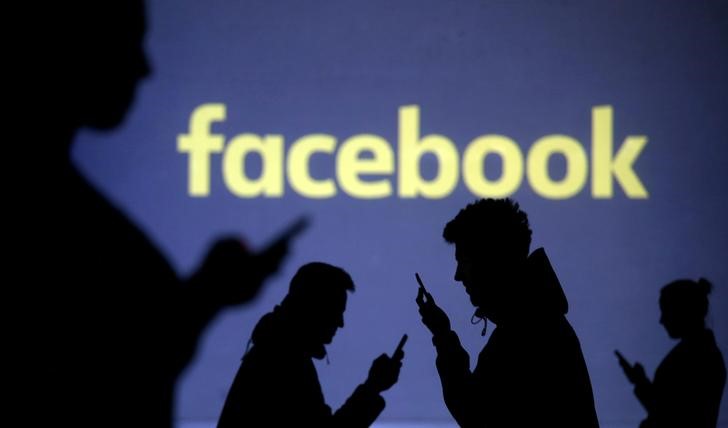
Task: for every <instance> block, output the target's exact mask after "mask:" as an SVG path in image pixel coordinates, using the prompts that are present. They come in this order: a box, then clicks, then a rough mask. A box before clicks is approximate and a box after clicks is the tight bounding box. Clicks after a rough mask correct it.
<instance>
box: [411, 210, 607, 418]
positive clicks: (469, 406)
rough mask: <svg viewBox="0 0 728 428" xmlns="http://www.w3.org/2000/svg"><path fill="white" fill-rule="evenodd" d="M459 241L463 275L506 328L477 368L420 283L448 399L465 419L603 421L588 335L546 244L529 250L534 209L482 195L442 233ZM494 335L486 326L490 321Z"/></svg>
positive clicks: (476, 300)
mask: <svg viewBox="0 0 728 428" xmlns="http://www.w3.org/2000/svg"><path fill="white" fill-rule="evenodd" d="M443 235H444V237H445V240H446V241H447V242H449V243H452V244H455V259H456V261H457V270H456V272H455V280H456V281H458V282H461V283H462V284H463V285H464V286H465V291H466V293H468V295H469V296H470V301H471V302H472V304H473V305H474V306H475V307H476V311H475V314H474V316H473V318H474V319H475V318H479V319H482V320H483V322H487V321H486V319H488V320H491V321H493V323H495V324H496V326H497V328H496V329H495V330H494V331H493V333H492V335H491V337H490V339H489V340H488V343H487V344H486V345H485V347H484V348H483V350H482V351H481V353H480V356H479V357H478V363H477V365H476V367H475V370H473V371H472V372H471V371H470V358H469V355H468V353H467V352H466V351H465V350H464V349H463V347H462V345H461V344H460V340H459V339H458V336H457V334H455V332H453V331H452V329H451V326H450V320H449V318H448V316H447V314H446V313H445V312H444V311H443V310H442V309H440V308H439V307H438V306H437V304H436V303H435V300H434V299H433V298H432V295H431V294H430V293H429V292H428V291H427V290H426V289H425V288H424V285H422V284H421V285H420V288H419V290H418V293H417V298H416V302H417V305H418V307H419V312H420V314H421V316H422V322H423V323H424V324H425V326H426V327H427V328H428V329H429V330H430V331H431V332H432V334H433V338H432V342H433V344H434V345H435V349H436V350H437V361H436V365H437V370H438V372H439V374H440V380H441V383H442V391H443V395H444V399H445V404H446V405H447V408H448V409H449V410H450V413H451V414H452V415H453V417H454V418H455V420H456V421H457V423H458V424H459V425H460V426H462V427H483V426H487V427H517V426H518V427H520V426H523V427H537V426H538V427H540V426H544V427H574V428H590V427H597V426H598V425H599V423H598V420H597V416H596V411H595V409H594V398H593V394H592V388H591V382H590V380H589V373H588V371H587V367H586V363H585V361H584V357H583V355H582V352H581V346H580V344H579V340H578V338H577V336H576V334H575V333H574V330H573V329H572V327H571V325H570V324H569V322H568V321H567V320H566V318H565V314H566V312H567V311H568V304H567V301H566V296H565V295H564V293H563V291H562V289H561V285H560V284H559V281H558V278H557V277H556V274H555V273H554V271H553V269H552V268H551V265H550V263H549V260H548V258H547V257H546V253H545V252H544V250H543V249H538V250H536V251H534V252H533V253H532V254H531V255H530V256H529V246H530V242H531V229H530V228H529V225H528V217H527V216H526V213H525V212H523V211H521V210H520V209H519V207H518V204H517V203H514V202H512V201H511V200H510V199H481V200H479V201H477V202H475V203H473V204H470V205H468V206H467V207H465V208H464V209H462V210H461V211H460V212H459V213H458V215H457V216H456V217H455V218H454V219H453V220H452V221H450V222H449V223H448V224H447V225H446V226H445V230H444V233H443ZM483 335H485V329H483Z"/></svg>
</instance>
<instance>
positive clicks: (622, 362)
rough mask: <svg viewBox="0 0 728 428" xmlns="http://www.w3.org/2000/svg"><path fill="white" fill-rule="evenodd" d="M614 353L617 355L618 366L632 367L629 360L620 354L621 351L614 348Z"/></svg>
mask: <svg viewBox="0 0 728 428" xmlns="http://www.w3.org/2000/svg"><path fill="white" fill-rule="evenodd" d="M614 355H616V356H617V358H618V359H619V365H620V366H622V367H626V368H630V369H631V368H632V364H630V363H629V361H627V359H626V358H624V355H622V353H621V352H619V351H617V350H616V349H615V350H614Z"/></svg>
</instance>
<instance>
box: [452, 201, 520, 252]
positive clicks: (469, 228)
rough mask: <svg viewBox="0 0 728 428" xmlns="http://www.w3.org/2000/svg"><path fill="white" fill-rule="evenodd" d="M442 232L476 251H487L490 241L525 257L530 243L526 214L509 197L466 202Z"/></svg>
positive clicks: (453, 241) (461, 244)
mask: <svg viewBox="0 0 728 428" xmlns="http://www.w3.org/2000/svg"><path fill="white" fill-rule="evenodd" d="M442 236H443V238H445V241H447V242H449V243H451V244H456V245H458V246H463V247H464V248H465V249H466V251H470V252H475V253H483V252H486V251H487V250H488V249H489V246H490V245H491V244H493V245H495V246H497V247H498V251H499V252H504V253H506V254H508V255H515V256H522V257H524V258H525V257H528V253H529V249H530V246H531V228H530V226H529V224H528V215H527V214H526V213H525V212H523V211H522V210H521V209H520V208H519V206H518V203H517V202H514V201H513V200H511V199H509V198H505V199H481V200H479V201H476V202H473V203H471V204H468V206H466V207H465V208H463V209H461V210H460V212H458V214H457V216H455V218H454V219H452V220H450V222H449V223H447V225H446V226H445V229H444V230H443V233H442Z"/></svg>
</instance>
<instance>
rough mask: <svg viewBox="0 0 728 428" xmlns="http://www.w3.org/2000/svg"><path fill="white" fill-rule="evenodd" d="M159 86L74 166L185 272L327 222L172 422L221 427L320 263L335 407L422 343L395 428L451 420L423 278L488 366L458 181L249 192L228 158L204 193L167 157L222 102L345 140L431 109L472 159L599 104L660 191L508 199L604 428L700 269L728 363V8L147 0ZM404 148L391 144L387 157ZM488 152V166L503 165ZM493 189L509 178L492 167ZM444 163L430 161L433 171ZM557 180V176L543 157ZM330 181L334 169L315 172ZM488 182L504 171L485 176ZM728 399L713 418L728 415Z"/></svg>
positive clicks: (182, 399) (386, 132) (301, 130)
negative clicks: (332, 315) (560, 311)
mask: <svg viewBox="0 0 728 428" xmlns="http://www.w3.org/2000/svg"><path fill="white" fill-rule="evenodd" d="M148 13H149V25H150V30H149V33H148V37H147V48H148V54H149V56H150V59H151V62H152V65H153V69H154V71H153V75H152V76H151V77H150V79H148V80H147V81H146V82H144V83H143V84H142V85H141V86H140V88H139V91H138V94H137V101H136V104H135V106H134V108H133V110H132V112H131V114H130V116H129V117H128V119H127V121H126V122H125V124H124V125H123V127H122V128H121V129H120V130H118V131H117V132H114V133H113V134H92V133H84V134H83V135H82V136H81V138H80V140H79V142H78V143H77V144H76V146H75V150H74V159H75V161H76V163H77V164H78V165H79V166H80V167H81V168H82V170H83V171H84V172H85V174H87V176H88V177H89V178H90V180H92V182H93V183H95V184H96V185H97V186H98V187H99V188H100V189H102V191H103V192H104V193H105V194H106V195H107V196H108V197H109V198H110V199H111V200H113V201H114V202H115V203H117V204H118V205H119V206H121V207H122V208H123V209H124V210H125V211H126V212H127V213H128V215H129V216H130V217H131V218H132V219H133V220H134V221H135V222H136V223H137V224H138V225H139V226H140V227H142V228H143V229H144V230H145V231H146V232H147V233H148V234H149V235H150V236H151V237H152V238H153V239H154V240H155V241H156V242H157V244H158V245H159V246H160V248H161V249H162V251H163V252H164V253H165V254H166V255H167V256H168V257H169V258H170V259H171V261H172V263H173V264H174V266H175V267H176V269H177V270H178V272H179V273H180V274H182V275H186V274H189V273H190V272H191V271H192V270H193V269H194V267H195V266H196V265H197V263H199V261H200V258H201V257H202V255H203V254H204V252H205V250H206V249H207V247H208V246H209V245H210V244H211V243H212V241H213V239H214V238H216V237H219V236H220V235H222V234H227V233H236V234H242V235H244V236H245V237H246V238H247V240H248V241H249V242H250V244H251V245H252V246H254V247H257V246H261V245H263V244H264V243H265V242H266V241H267V239H268V238H269V237H271V236H272V235H274V234H275V233H276V232H277V231H278V230H279V229H281V228H282V227H284V226H285V225H286V224H287V223H288V222H290V221H291V220H292V219H294V218H295V217H296V216H298V215H300V214H308V215H310V216H311V217H312V219H313V223H312V226H311V227H310V228H309V229H308V230H307V231H306V233H305V234H304V235H302V237H301V238H300V239H299V240H298V241H296V242H295V244H294V246H293V251H292V254H291V256H290V258H289V259H288V260H287V261H286V263H285V266H284V268H283V270H282V271H281V272H280V274H279V275H278V276H276V277H275V278H274V280H272V281H270V282H269V283H268V285H267V286H266V288H265V290H264V292H263V293H262V295H261V296H260V297H259V298H258V299H257V300H256V301H255V302H254V303H253V304H251V305H248V306H246V307H242V308H239V309H235V310H229V311H227V312H225V313H223V314H222V315H221V316H220V317H218V318H217V319H216V321H215V322H214V324H213V325H212V326H211V327H210V328H209V329H208V330H207V332H206V334H205V336H204V337H203V339H202V340H201V342H200V349H199V352H198V354H197V358H196V360H195V361H194V363H193V364H191V365H190V367H189V368H188V369H187V371H186V372H185V374H184V376H183V378H182V379H181V380H180V382H179V386H178V399H177V409H176V415H177V418H178V419H179V420H180V421H200V422H211V421H214V420H215V419H216V418H217V416H218V415H219V412H220V409H221V407H222V403H223V400H224V398H225V395H226V393H227V388H228V386H229V384H230V382H231V381H232V378H233V376H234V374H235V371H236V370H237V367H238V364H239V360H240V357H241V355H242V354H243V352H244V349H245V344H246V342H247V340H248V338H249V335H250V332H251V330H252V328H253V326H254V325H255V323H256V321H257V320H258V318H259V317H260V316H261V315H262V314H264V313H265V312H267V311H268V310H270V309H271V308H272V307H273V305H274V304H276V303H277V302H278V301H279V300H280V299H281V298H282V297H283V296H284V295H285V292H286V290H287V284H288V280H289V279H290V277H291V276H292V274H293V273H294V272H295V270H296V268H297V267H298V266H300V265H301V264H303V263H305V262H308V261H311V260H322V261H327V262H330V263H333V264H337V265H340V266H342V267H344V268H345V269H347V270H348V271H349V272H350V273H351V275H352V276H353V278H354V279H355V281H356V283H357V287H358V288H357V291H356V293H355V294H353V295H352V296H351V298H350V300H349V305H348V308H347V313H346V318H345V320H346V326H345V328H344V329H343V330H341V331H339V333H338V335H337V336H336V338H335V340H334V342H333V344H332V345H330V347H329V356H330V364H328V365H327V364H326V363H325V362H322V363H321V364H318V370H319V375H320V378H321V382H322V386H323V389H324V394H325V396H326V398H327V400H328V403H329V404H330V405H331V406H332V407H337V406H339V405H341V404H342V403H343V401H344V400H345V399H346V397H347V396H348V394H349V393H350V392H351V391H352V390H353V389H354V387H355V386H356V385H357V384H358V383H359V382H361V381H363V380H364V379H365V377H366V374H367V371H368V369H369V365H370V363H371V360H372V359H373V358H375V357H376V356H377V355H378V354H379V353H381V352H392V350H393V349H394V347H395V345H396V343H397V341H398V339H399V337H400V336H401V335H402V333H405V332H407V333H409V335H410V341H409V342H408V344H407V347H406V353H407V356H406V357H405V362H404V367H403V369H402V374H401V378H400V381H399V383H398V384H397V385H396V386H395V387H394V388H392V389H391V390H390V391H389V392H387V393H386V394H385V396H386V399H387V408H386V410H385V411H384V413H383V414H382V416H381V417H380V421H385V422H397V421H408V422H414V423H417V422H427V421H430V422H448V421H451V419H450V415H449V413H448V412H447V409H446V408H445V406H444V404H443V402H442V396H441V392H440V385H439V379H438V377H437V373H436V371H435V367H434V359H435V353H434V350H433V348H432V346H431V343H430V338H429V335H428V334H427V332H426V331H425V329H424V328H423V327H422V326H421V325H420V322H419V316H418V314H417V311H416V307H415V304H414V297H415V294H416V284H415V282H414V279H413V272H414V271H419V272H421V273H422V276H423V278H424V279H425V281H426V282H427V284H428V287H429V289H430V290H431V292H432V293H433V295H434V296H435V297H436V298H437V299H438V301H439V302H440V304H441V305H442V306H443V307H444V308H445V309H446V310H447V311H448V312H449V314H450V316H451V319H452V322H453V326H454V328H455V329H456V330H457V331H458V332H459V333H460V337H461V340H462V341H463V343H464V345H465V346H466V348H467V349H469V350H470V351H471V355H472V356H473V358H472V359H473V360H474V357H475V356H476V355H477V352H478V351H479V350H480V349H481V347H482V346H483V344H484V339H483V338H482V337H480V334H479V333H480V328H479V327H472V326H471V325H470V323H469V320H470V315H471V314H472V307H471V306H470V304H469V302H468V300H467V296H466V295H465V293H464V292H463V290H462V288H461V287H460V285H459V284H457V283H455V282H454V281H453V279H452V277H453V274H454V268H455V264H454V258H453V249H452V248H451V247H449V246H447V245H446V244H445V243H444V242H443V240H442V238H441V231H442V227H443V225H444V224H445V223H446V222H447V221H448V220H449V219H450V218H451V217H452V216H454V215H455V214H456V213H457V211H458V210H459V209H460V208H461V207H463V206H464V205H465V204H466V203H468V202H470V201H472V200H474V199H475V197H474V196H473V195H472V194H470V193H469V192H468V190H467V189H466V188H465V187H464V186H463V184H462V182H461V183H460V184H459V186H458V187H457V189H456V190H455V191H454V192H453V194H452V195H450V196H449V197H447V198H445V199H441V200H426V199H414V200H403V199H398V198H396V197H391V198H387V199H381V200H371V201H366V200H359V199H354V198H351V197H350V196H347V195H345V194H343V193H341V192H340V193H339V196H337V197H335V198H332V199H326V200H310V199H305V198H303V197H301V196H299V195H297V194H295V192H293V190H292V189H291V188H290V187H287V188H286V194H285V196H284V197H283V198H280V199H264V198H258V199H241V198H238V197H236V196H234V195H232V194H231V193H230V192H229V191H228V190H227V188H226V187H225V185H224V183H223V181H222V176H221V173H220V171H221V160H220V159H221V158H220V156H219V155H215V156H213V161H212V189H211V194H210V196H209V197H207V198H198V199H193V198H191V197H189V196H188V195H187V179H188V176H187V157H186V156H185V155H182V154H180V153H177V151H176V138H177V135H178V134H180V133H186V132H187V129H188V121H189V116H190V113H191V112H192V110H193V109H194V108H195V107H197V106H198V105H200V104H203V103H206V102H220V103H224V104H226V105H227V110H228V118H227V120H226V121H225V122H224V123H220V124H216V125H215V126H214V127H213V129H214V131H215V132H217V133H224V134H225V135H226V136H227V138H230V137H231V136H233V135H236V134H240V133H244V132H254V133H258V134H266V133H280V134H283V135H284V136H285V137H286V143H290V142H292V141H293V140H295V139H296V138H298V137H300V136H302V135H305V134H309V133H314V132H323V133H329V134H333V135H335V136H337V137H338V138H339V141H341V140H343V139H345V138H347V137H349V136H351V135H354V134H360V133H373V134H377V135H381V136H383V137H384V138H386V139H387V140H388V141H389V142H390V143H392V144H393V145H395V144H396V141H397V109H398V108H399V107H400V106H403V105H408V104H417V105H419V106H420V108H421V123H422V125H421V129H422V134H423V135H424V134H426V133H439V134H444V135H447V136H449V137H450V138H451V139H452V140H453V141H454V142H455V143H456V144H457V146H458V148H459V150H460V151H461V153H462V149H463V148H464V146H465V145H466V144H467V143H468V142H469V141H471V140H472V139H473V138H474V137H476V136H479V135H482V134H503V135H507V136H509V137H511V138H513V139H514V140H515V141H517V142H518V143H519V145H520V146H521V148H522V149H524V151H525V150H527V149H528V147H530V145H531V144H532V143H533V142H534V141H535V140H536V139H538V138H539V137H542V136H544V135H547V134H555V133H561V134H567V135H570V136H573V137H574V138H576V139H577V140H579V141H580V142H581V143H582V144H584V145H585V147H586V149H587V152H589V147H590V141H591V108H592V107H593V106H596V105H603V104H609V105H612V106H613V108H614V137H615V144H617V145H618V144H620V143H621V141H622V139H623V138H624V137H625V136H627V135H632V134H644V135H647V136H648V138H649V142H648V145H647V147H646V148H645V150H644V152H643V153H642V155H641V156H640V158H639V160H638V161H637V163H636V164H635V170H636V171H637V174H638V175H639V176H640V178H641V179H642V181H643V182H644V184H645V186H646V187H647V190H648V191H649V192H650V197H649V199H647V200H632V199H628V198H627V197H626V196H625V195H624V192H623V191H622V190H621V188H620V187H619V186H617V187H616V188H615V190H616V192H615V197H614V198H613V199H608V200H595V199H593V198H592V197H591V195H590V192H589V185H588V184H587V187H585V189H584V190H583V191H582V192H581V193H579V194H578V195H577V196H576V197H574V198H571V199H567V200H563V201H552V200H547V199H544V198H542V197H540V196H538V195H536V194H535V193H534V192H533V191H532V190H531V188H530V187H529V186H528V185H527V181H524V183H523V185H522V186H521V188H520V189H519V191H518V192H516V193H515V194H514V195H513V197H514V198H516V199H517V200H518V201H519V202H520V203H521V205H522V206H523V208H524V209H525V210H526V211H527V212H528V213H529V215H530V219H531V224H532V227H533V230H534V248H536V247H537V246H544V247H546V249H547V251H548V253H549V254H550V256H551V258H552V262H553V264H554V266H555V269H556V271H557V273H558V274H559V276H560V278H561V280H562V283H563V285H564V288H565V291H566V293H567V295H568V298H569V300H570V304H571V311H570V313H569V319H570V320H571V322H572V324H573V325H574V328H575V329H576V331H577V333H578V334H579V336H580V338H581V343H582V347H583V350H584V354H585V356H586V360H587V363H588V366H589V370H590V373H591V378H592V382H593V386H594V393H595V398H596V402H597V410H598V413H599V417H600V420H601V422H602V423H603V424H604V425H610V424H618V423H627V424H632V425H636V423H637V422H638V421H639V420H640V419H641V418H642V417H643V411H642V409H641V408H640V406H639V405H638V403H637V401H636V399H635V398H634V397H633V395H632V392H631V388H630V386H629V384H628V383H627V381H626V380H625V379H624V376H623V375H622V373H621V371H620V369H619V367H618V365H617V362H616V360H615V358H614V356H613V350H614V349H615V348H619V349H620V350H622V352H623V353H624V354H625V355H626V356H628V357H629V358H631V359H636V360H639V361H642V362H643V363H644V364H645V366H646V368H647V370H648V372H649V373H652V372H653V371H654V369H655V368H656V366H657V364H658V363H659V362H660V360H661V359H662V357H663V356H664V355H665V354H666V353H667V352H668V351H669V350H670V348H671V346H673V342H671V341H670V340H669V339H668V338H667V335H666V334H665V332H664V331H663V330H662V328H661V326H660V325H659V324H658V319H659V311H658V306H657V298H658V292H659V288H660V287H661V286H662V285H664V284H665V283H666V282H668V281H670V280H673V279H676V278H681V277H688V278H697V277H698V276H704V277H706V278H708V279H710V280H711V281H713V282H714V284H715V285H716V289H715V291H714V293H713V295H712V315H711V317H710V318H711V323H712V326H713V328H714V330H715V333H716V337H717V340H718V342H719V346H720V347H721V349H722V351H723V353H724V355H728V327H726V326H727V325H728V323H726V320H727V319H728V264H727V263H726V261H727V260H728V224H727V223H726V222H727V221H728V215H727V214H728V202H727V201H726V190H725V186H726V184H728V120H727V119H728V79H727V78H726V76H728V19H727V17H728V13H727V8H726V2H725V1H720V2H719V1H672V0H671V1H659V2H656V1H644V0H639V1H635V0H630V1H625V0H620V1H606V0H605V1H568V0H562V1H501V0H498V1H495V0H494V1H483V0H478V1H476V0H457V1H455V0H397V1H392V0H387V1H384V0H367V1H362V0H337V1H321V0H307V1H280V0H265V1H263V0H256V1H245V2H239V1H223V0H208V1H204V2H203V1H191V0H174V1H172V0H151V1H149V2H148ZM395 147H396V145H395ZM488 162H490V158H489V160H488ZM488 165H489V167H490V168H495V169H494V171H496V172H494V173H493V174H494V175H493V176H497V171H498V168H499V166H498V165H497V162H495V163H493V166H490V164H488ZM434 167H435V165H434V162H432V159H429V158H427V157H426V158H425V159H423V162H422V168H423V173H424V175H425V176H432V174H434ZM551 167H552V174H553V175H554V176H555V177H559V176H560V175H563V170H564V166H563V162H561V163H560V162H559V161H558V160H556V161H554V162H553V163H552V165H551ZM313 173H314V175H315V176H317V177H326V176H333V173H334V162H333V159H332V158H327V157H326V156H321V157H320V158H317V159H316V160H315V161H314V163H313ZM489 175H490V173H489ZM725 402H726V400H725V399H724V400H723V406H722V415H721V420H722V421H727V420H728V408H727V407H726V404H725Z"/></svg>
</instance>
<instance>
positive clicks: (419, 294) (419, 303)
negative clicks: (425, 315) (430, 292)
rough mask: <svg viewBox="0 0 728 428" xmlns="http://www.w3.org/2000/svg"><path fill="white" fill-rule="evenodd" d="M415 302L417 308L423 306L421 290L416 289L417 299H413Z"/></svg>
mask: <svg viewBox="0 0 728 428" xmlns="http://www.w3.org/2000/svg"><path fill="white" fill-rule="evenodd" d="M415 302H417V306H419V307H420V308H421V307H422V305H424V304H425V295H424V291H423V290H422V288H419V289H417V297H416V298H415Z"/></svg>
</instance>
